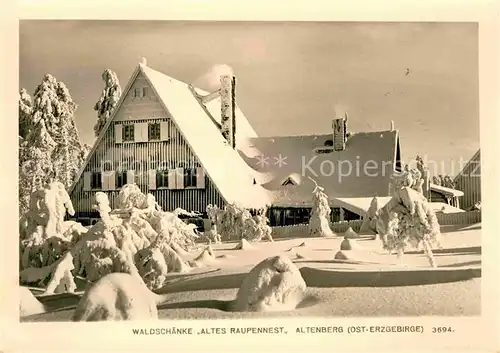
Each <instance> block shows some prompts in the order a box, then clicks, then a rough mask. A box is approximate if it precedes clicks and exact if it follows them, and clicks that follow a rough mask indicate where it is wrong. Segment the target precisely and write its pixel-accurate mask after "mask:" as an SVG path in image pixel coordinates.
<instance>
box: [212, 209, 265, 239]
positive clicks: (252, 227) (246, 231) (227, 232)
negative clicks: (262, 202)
mask: <svg viewBox="0 0 500 353" xmlns="http://www.w3.org/2000/svg"><path fill="white" fill-rule="evenodd" d="M265 213H266V210H265V209H260V210H257V214H256V215H254V216H252V214H251V213H250V211H249V210H247V209H245V208H243V207H241V206H240V205H237V204H233V203H230V204H228V205H226V207H224V209H223V210H221V209H219V208H218V207H217V206H213V205H208V206H207V214H208V215H209V217H210V219H211V220H212V222H214V223H215V227H214V229H215V230H216V232H217V233H218V235H219V234H220V237H218V238H217V239H219V240H220V239H221V238H224V239H225V240H242V239H246V240H247V241H250V242H258V241H261V240H262V239H266V240H269V241H272V236H271V231H272V229H271V227H269V226H268V225H267V223H268V221H269V220H268V219H267V217H266V216H265Z"/></svg>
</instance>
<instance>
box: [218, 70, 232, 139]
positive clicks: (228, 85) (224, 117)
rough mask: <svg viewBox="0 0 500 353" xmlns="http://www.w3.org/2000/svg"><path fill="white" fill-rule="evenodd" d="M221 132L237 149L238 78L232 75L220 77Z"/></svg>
mask: <svg viewBox="0 0 500 353" xmlns="http://www.w3.org/2000/svg"><path fill="white" fill-rule="evenodd" d="M220 86H221V87H220V101H221V132H222V136H224V138H225V139H226V140H227V143H228V144H229V145H230V146H231V148H235V147H236V114H235V110H236V96H235V88H236V78H235V77H234V76H231V75H222V76H221V77H220Z"/></svg>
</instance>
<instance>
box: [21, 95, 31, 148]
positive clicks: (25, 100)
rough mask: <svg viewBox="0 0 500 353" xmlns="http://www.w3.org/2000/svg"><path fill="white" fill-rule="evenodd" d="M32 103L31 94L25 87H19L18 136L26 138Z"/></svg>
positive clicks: (29, 124)
mask: <svg viewBox="0 0 500 353" xmlns="http://www.w3.org/2000/svg"><path fill="white" fill-rule="evenodd" d="M32 109H33V103H32V101H31V96H30V95H29V93H28V91H26V89H24V88H23V89H21V91H20V92H19V136H20V137H22V138H23V139H26V137H27V136H28V132H29V131H30V129H31V127H32V122H31V113H32Z"/></svg>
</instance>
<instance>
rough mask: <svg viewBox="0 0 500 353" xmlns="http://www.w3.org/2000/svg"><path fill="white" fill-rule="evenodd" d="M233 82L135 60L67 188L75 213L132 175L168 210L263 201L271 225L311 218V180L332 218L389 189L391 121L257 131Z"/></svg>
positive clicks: (393, 147)
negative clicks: (204, 84)
mask: <svg viewBox="0 0 500 353" xmlns="http://www.w3.org/2000/svg"><path fill="white" fill-rule="evenodd" d="M235 87H236V80H235V78H234V77H231V76H222V77H221V88H220V90H217V91H216V92H212V93H210V92H206V91H203V90H201V89H199V88H196V87H193V86H192V85H189V84H187V83H184V82H181V81H179V80H176V79H174V78H171V77H169V76H167V75H165V74H163V73H160V72H158V71H155V70H153V69H151V68H150V67H147V66H146V65H145V64H139V65H138V66H137V67H136V69H135V70H134V72H133V74H132V76H131V78H130V79H129V82H128V84H127V86H126V87H125V89H124V91H123V94H122V96H121V98H120V101H119V102H118V104H117V106H116V108H115V110H114V111H113V113H112V115H111V116H110V118H109V119H108V121H107V123H106V125H105V126H104V128H103V129H102V132H101V134H100V135H99V136H98V138H97V139H96V142H95V144H94V146H93V148H92V150H91V151H90V152H89V154H88V156H87V159H86V161H85V163H84V165H83V166H82V168H81V169H80V171H79V173H78V174H77V178H76V181H75V183H74V184H73V185H72V186H71V188H70V190H69V194H70V197H71V199H72V201H73V205H74V208H75V211H76V218H78V219H80V220H83V219H84V218H94V217H98V215H97V212H95V210H93V208H92V206H93V204H94V195H95V193H96V192H98V191H101V192H105V193H107V194H108V197H109V199H110V202H111V206H112V207H114V206H115V204H116V199H117V196H118V193H119V191H120V188H121V187H122V186H123V185H125V184H129V183H135V184H137V185H138V186H139V187H140V188H141V190H142V191H143V192H145V193H151V194H153V195H154V196H155V198H156V201H157V202H158V203H159V204H160V205H161V206H162V207H163V209H166V210H173V209H175V208H179V207H180V208H182V209H185V210H187V211H196V212H200V213H204V212H205V210H206V207H207V205H209V204H212V205H218V206H219V207H223V206H224V205H225V204H227V203H238V204H240V205H242V206H243V207H246V208H250V209H257V208H261V207H265V206H268V207H270V208H269V209H270V213H269V217H270V220H271V224H272V225H282V224H294V223H301V222H306V221H307V220H308V218H309V212H310V208H311V201H312V190H313V188H314V182H313V180H314V181H315V182H317V183H318V184H319V185H321V186H322V187H324V188H325V192H326V193H327V195H328V196H329V200H330V204H331V207H332V210H333V212H332V220H340V219H355V218H359V214H356V212H355V211H356V210H357V208H356V207H351V206H352V205H351V203H349V202H345V200H346V199H347V200H348V199H352V198H357V197H373V196H381V197H383V196H388V195H389V184H390V180H391V175H392V173H393V172H394V171H395V170H398V171H400V170H401V155H400V143H399V134H398V131H397V130H394V129H393V127H391V128H390V129H388V130H387V131H380V132H369V133H355V134H349V132H348V131H347V116H345V117H341V118H338V119H334V120H333V124H332V131H331V132H330V133H328V134H324V135H317V136H280V137H272V138H270V137H258V136H257V134H256V133H255V131H254V130H253V128H252V127H251V125H250V124H249V122H248V120H247V119H246V117H245V116H244V114H243V112H242V111H241V110H240V109H239V107H238V105H237V104H236V98H235ZM310 178H312V179H313V180H311V179H310ZM342 200H344V201H342Z"/></svg>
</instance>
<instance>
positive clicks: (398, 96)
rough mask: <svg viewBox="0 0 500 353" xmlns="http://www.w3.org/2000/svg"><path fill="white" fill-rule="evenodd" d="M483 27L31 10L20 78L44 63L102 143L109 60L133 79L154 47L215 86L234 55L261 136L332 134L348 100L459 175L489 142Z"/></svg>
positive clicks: (365, 122) (84, 133)
mask: <svg viewBox="0 0 500 353" xmlns="http://www.w3.org/2000/svg"><path fill="white" fill-rule="evenodd" d="M477 38H478V37H477V25H476V24H474V23H469V24H464V23H461V24H460V23H455V24H454V23H418V24H417V23H414V24H412V23H361V22H358V23H341V22H324V23H311V22H285V23H262V22H226V23H221V22H165V21H161V22H151V21H146V22H143V21H21V25H20V53H19V55H20V72H19V80H20V87H23V88H26V89H27V90H28V92H30V93H31V94H32V93H33V92H34V90H35V88H36V86H37V85H38V84H39V83H40V81H41V80H42V78H43V75H44V74H45V73H51V74H52V75H54V76H55V77H56V79H57V80H59V81H63V82H64V83H65V84H66V85H67V87H68V88H69V90H70V92H71V95H72V97H73V100H74V101H75V102H76V103H77V104H78V106H79V107H78V110H77V112H76V118H75V119H76V124H77V127H78V129H79V131H80V135H81V137H82V139H83V140H84V142H86V143H89V144H92V143H93V141H94V136H93V130H92V127H93V125H94V124H95V122H96V119H97V116H96V114H95V112H94V111H93V109H92V108H93V105H94V104H95V102H96V101H97V100H98V99H99V96H100V94H101V90H102V88H103V82H102V80H101V73H102V72H103V70H104V69H106V68H110V69H112V70H113V71H115V72H116V73H117V75H118V77H119V79H120V83H121V86H122V88H124V87H125V85H126V84H127V81H128V79H129V77H130V75H131V74H132V71H133V70H134V68H135V66H136V65H137V63H138V62H139V61H140V59H141V57H146V58H147V61H148V66H150V67H152V68H153V69H156V70H158V71H161V72H164V73H166V74H168V75H170V76H172V77H175V78H177V79H179V80H182V81H185V82H195V81H196V82H198V83H200V85H201V86H202V87H201V88H208V87H203V85H204V83H203V82H202V81H200V80H199V78H200V77H201V76H203V75H204V74H205V73H206V72H207V71H208V70H210V68H211V67H212V66H213V65H216V64H227V65H229V66H230V67H232V68H233V70H234V72H235V74H236V76H237V79H238V84H237V89H236V95H237V101H238V105H239V106H240V108H241V109H242V110H243V111H244V113H245V115H246V116H247V118H248V119H249V121H250V123H251V124H252V125H253V126H254V128H255V130H256V131H257V133H258V134H259V135H261V136H272V135H299V134H315V133H328V132H329V131H331V120H332V118H334V117H335V116H336V115H339V114H343V113H344V112H345V111H347V112H348V114H349V128H350V130H352V131H354V132H356V131H358V132H360V131H376V130H387V129H389V128H390V121H391V120H393V121H394V123H395V126H396V128H397V129H399V130H400V137H401V146H402V153H403V159H404V160H409V159H412V158H414V157H415V155H416V154H417V153H419V154H420V155H422V156H427V158H428V159H433V160H435V161H438V162H440V163H441V162H443V165H444V168H445V170H444V171H440V170H439V171H438V172H444V173H452V174H455V173H457V172H458V168H459V165H458V162H459V160H460V158H463V159H464V160H467V159H469V158H470V157H471V156H472V155H473V154H474V153H475V151H477V149H478V148H479V113H478V111H479V103H478V39H477ZM407 69H408V70H407ZM453 168H454V169H455V170H453Z"/></svg>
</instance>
